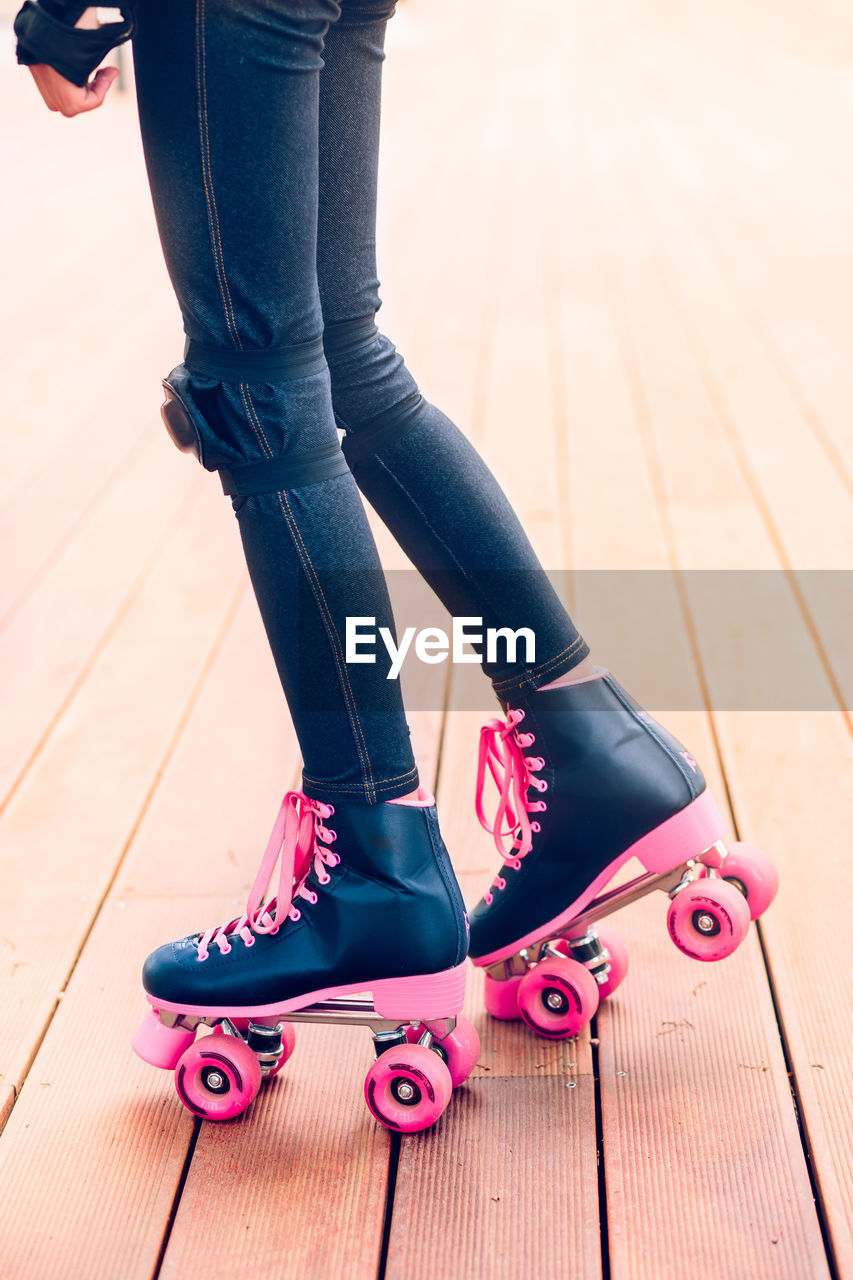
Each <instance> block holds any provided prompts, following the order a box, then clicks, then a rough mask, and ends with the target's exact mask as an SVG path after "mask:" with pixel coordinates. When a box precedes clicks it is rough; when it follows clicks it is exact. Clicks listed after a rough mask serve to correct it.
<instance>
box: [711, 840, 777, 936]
mask: <svg viewBox="0 0 853 1280" xmlns="http://www.w3.org/2000/svg"><path fill="white" fill-rule="evenodd" d="M722 877H723V879H724V880H726V881H728V883H729V884H733V885H734V887H735V888H736V889H740V891H741V893H742V894H743V896H744V897H745V898H746V905H747V906H748V907H749V914H750V917H751V919H753V920H757V919H758V917H759V916H763V915H764V912H765V911H766V910H767V908H768V907H769V906H770V903H771V902H772V901H773V899H774V898H775V897H776V893H777V891H778V889H779V872H778V871H777V870H776V864H775V863H774V862H773V860H772V859H771V858H769V857H768V856H767V854H766V853H765V852H764V850H763V849H759V847H758V845H756V844H741V843H738V844H733V845H732V847H731V848H730V849H729V851H728V854H727V855H726V860H725V862H724V863H723V869H722Z"/></svg>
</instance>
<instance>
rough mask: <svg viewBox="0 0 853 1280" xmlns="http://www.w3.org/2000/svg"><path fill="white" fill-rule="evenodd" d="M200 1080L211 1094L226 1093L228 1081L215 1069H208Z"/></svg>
mask: <svg viewBox="0 0 853 1280" xmlns="http://www.w3.org/2000/svg"><path fill="white" fill-rule="evenodd" d="M201 1078H202V1081H203V1083H204V1087H205V1088H206V1089H209V1090H210V1092H211V1093H227V1092H228V1088H229V1085H228V1081H227V1079H226V1078H225V1076H224V1075H223V1074H222V1072H221V1071H217V1070H216V1069H215V1068H213V1067H209V1068H208V1069H207V1070H206V1071H203V1072H202V1077H201Z"/></svg>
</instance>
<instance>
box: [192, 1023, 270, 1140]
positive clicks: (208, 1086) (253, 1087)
mask: <svg viewBox="0 0 853 1280" xmlns="http://www.w3.org/2000/svg"><path fill="white" fill-rule="evenodd" d="M260 1087H261V1067H260V1063H259V1062H258V1059H257V1056H256V1054H255V1052H254V1050H253V1049H250V1048H249V1046H248V1045H247V1044H246V1043H245V1042H244V1041H243V1040H237V1039H236V1037H234V1036H224V1035H219V1036H205V1037H204V1039H203V1040H199V1041H198V1043H197V1044H193V1045H190V1047H189V1049H187V1051H186V1052H185V1053H184V1055H183V1057H182V1058H181V1060H180V1062H179V1063H178V1065H177V1068H176V1069H175V1088H176V1089H177V1091H178V1096H179V1097H180V1099H181V1101H182V1102H183V1104H184V1106H185V1107H188V1108H189V1110H190V1111H192V1112H194V1113H195V1115H197V1116H201V1117H202V1119H204V1120H232V1119H233V1118H234V1116H239V1115H240V1114H241V1112H243V1111H245V1110H246V1108H247V1107H248V1105H249V1103H250V1102H251V1101H252V1099H253V1098H254V1097H255V1095H256V1094H257V1092H258V1090H259V1089H260Z"/></svg>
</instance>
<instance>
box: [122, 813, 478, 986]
mask: <svg viewBox="0 0 853 1280" xmlns="http://www.w3.org/2000/svg"><path fill="white" fill-rule="evenodd" d="M326 821H327V825H328V827H329V828H330V829H333V831H334V835H335V839H334V840H333V841H332V842H330V844H329V845H328V848H330V849H331V850H333V852H334V853H335V854H337V855H338V856H339V858H340V862H339V863H338V864H337V865H331V864H327V868H326V871H325V874H327V875H328V876H329V877H330V879H329V880H328V882H327V883H326V884H323V883H322V880H321V879H320V878H318V875H317V873H316V871H315V870H312V871H311V872H310V873H309V875H308V877H307V879H306V881H305V886H306V889H307V890H308V891H309V894H310V896H312V897H313V894H314V893H316V895H317V900H316V902H311V901H308V900H306V898H305V897H304V896H296V897H294V899H293V905H294V906H295V907H296V908H297V909H298V911H299V912H300V916H299V919H298V920H296V921H293V920H291V919H285V920H284V921H283V922H282V923H281V925H280V928H279V929H278V931H277V932H276V933H262V932H259V933H255V934H253V938H254V940H253V942H252V943H251V945H250V946H246V945H245V943H244V941H243V940H242V939H241V937H240V935H239V933H237V932H232V933H231V934H229V935H227V941H228V942H229V943H230V950H229V951H228V953H227V954H225V955H223V954H221V952H220V950H219V948H218V946H217V945H215V944H214V945H211V946H209V948H208V954H207V958H206V959H203V960H200V959H199V942H200V938H201V935H199V934H196V935H194V936H192V937H187V938H182V939H180V940H179V941H177V942H171V943H168V944H167V945H165V946H162V947H159V948H158V949H157V950H156V951H154V952H153V953H152V954H151V955H150V956H149V957H148V959H147V960H146V962H145V966H144V969H143V977H142V981H143V985H144V987H145V990H146V991H147V992H148V993H149V994H150V995H152V996H154V997H157V998H159V999H161V1000H164V1001H168V1002H170V1003H175V1004H182V1003H183V1004H186V1005H196V1006H199V1005H204V1006H215V1005H220V1006H222V1007H230V1006H236V1005H242V1006H252V1005H265V1004H273V1003H275V1002H276V1001H284V1000H288V999H291V998H293V997H296V996H299V995H301V994H303V993H307V992H311V991H315V990H321V989H323V988H327V987H332V986H346V985H350V984H354V983H358V982H362V981H363V982H365V983H366V984H367V985H369V983H370V982H371V981H373V980H377V979H380V978H393V977H407V976H412V975H417V974H429V973H438V972H440V971H441V970H444V969H449V968H452V967H453V966H455V965H458V964H461V963H462V961H463V960H464V959H465V955H466V952H467V941H468V940H467V924H466V920H465V913H464V907H463V904H462V898H461V895H460V893H459V888H458V886H457V883H456V878H455V876H454V874H453V869H452V867H451V865H450V861H449V859H448V856H447V851H446V849H445V847H444V844H443V841H442V839H441V833H440V831H439V826H438V818H437V815H436V811H435V807H434V806H432V807H429V808H417V807H410V806H406V805H396V804H388V803H383V804H377V805H373V806H367V805H347V804H340V805H338V804H336V805H335V806H334V812H333V814H332V816H330V817H329V818H328V819H327V820H326ZM322 872H323V869H322V868H321V874H322Z"/></svg>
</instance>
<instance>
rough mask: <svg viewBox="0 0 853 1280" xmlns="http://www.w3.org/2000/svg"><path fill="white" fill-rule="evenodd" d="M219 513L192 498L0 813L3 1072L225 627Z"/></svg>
mask: <svg viewBox="0 0 853 1280" xmlns="http://www.w3.org/2000/svg"><path fill="white" fill-rule="evenodd" d="M218 514H219V512H218V511H217V510H216V509H215V508H213V507H211V506H210V505H208V504H207V503H205V502H200V503H199V504H197V506H196V508H195V509H194V510H193V511H192V512H191V513H189V515H188V518H187V519H185V521H184V522H183V524H182V525H181V526H180V527H179V528H178V529H177V530H176V531H175V535H174V537H173V539H172V541H171V543H170V545H169V547H168V548H166V547H163V548H162V549H161V555H160V558H159V560H158V561H156V562H155V563H154V564H153V565H152V567H151V572H150V573H149V575H148V576H147V577H146V579H145V582H144V583H143V585H142V587H141V590H140V591H139V592H138V594H137V595H136V596H135V597H134V599H133V600H132V601H131V602H130V604H129V607H128V609H127V611H126V612H125V613H124V615H123V616H122V617H121V619H120V622H119V625H118V626H117V627H116V629H115V632H114V634H113V635H112V636H111V637H110V640H109V643H107V644H105V646H104V647H103V650H102V651H101V652H100V653H99V654H98V657H97V660H96V661H95V663H94V664H93V666H92V669H91V672H90V673H89V674H88V678H87V679H86V680H85V681H84V682H82V685H81V687H80V689H79V690H78V691H77V693H76V696H75V698H74V699H73V701H72V702H71V703H70V705H69V706H68V707H67V708H65V709H63V710H62V712H61V714H60V715H59V716H58V718H57V721H56V724H55V726H54V728H53V730H52V732H51V734H50V736H49V738H48V739H47V741H46V742H45V744H44V746H43V748H42V750H41V752H40V754H39V756H38V760H37V761H36V762H35V763H34V765H33V766H32V767H31V768H30V770H29V771H28V773H27V776H26V778H25V779H24V781H23V782H22V784H21V786H20V787H19V788H18V790H17V791H16V793H15V795H14V797H13V799H12V801H11V802H10V804H9V805H8V807H7V809H6V811H5V813H4V814H3V817H2V821H0V840H2V853H0V858H2V867H3V876H4V884H5V887H6V895H5V897H4V900H3V902H2V903H0V936H2V937H3V938H4V939H5V941H4V942H3V943H0V946H2V948H3V951H2V960H3V963H4V965H8V970H7V972H8V975H9V981H8V982H5V983H4V984H3V987H2V989H0V1009H2V1019H1V1020H0V1022H1V1023H2V1030H0V1072H2V1078H3V1079H4V1080H5V1081H6V1082H7V1083H17V1082H19V1081H20V1080H21V1079H22V1076H23V1073H24V1071H25V1070H26V1066H27V1063H28V1061H29V1058H30V1056H31V1053H32V1050H33V1047H34V1045H35V1044H36V1043H37V1042H38V1038H39V1036H40V1035H41V1031H42V1028H43V1027H44V1024H45V1021H46V1019H47V1018H48V1017H49V1015H50V1012H51V1010H52V1008H53V1006H54V1003H55V1001H56V999H57V998H58V994H59V992H60V991H61V989H62V986H63V984H64V979H65V976H66V975H67V973H68V972H69V970H70V968H71V966H72V965H73V963H74V960H75V958H76V955H77V952H78V949H79V947H80V945H81V943H82V942H83V941H84V939H85V935H86V932H87V930H88V928H89V926H90V924H91V921H92V919H93V917H94V914H95V913H96V911H97V909H98V903H99V901H100V899H101V897H102V896H103V894H104V892H105V890H106V889H107V887H108V885H109V882H110V880H111V878H112V876H113V875H114V873H115V869H116V866H117V864H118V862H119V860H120V858H121V856H122V854H123V852H124V850H125V848H126V845H127V842H128V840H129V838H130V836H131V835H132V832H133V830H134V827H135V825H136V824H137V822H138V820H139V816H140V813H141V812H142V811H143V810H144V807H145V805H146V803H147V801H148V798H149V796H150V794H151V791H152V788H153V787H154V786H155V785H156V781H157V776H158V773H159V771H160V769H161V768H162V766H163V763H164V760H165V759H166V758H167V757H168V754H169V752H170V750H171V748H172V746H173V744H174V740H175V737H176V734H177V733H178V732H179V730H180V727H181V722H182V719H183V717H184V715H185V713H186V710H187V708H188V706H189V705H190V704H191V703H192V700H193V697H194V696H195V692H196V690H197V686H198V684H199V681H200V680H201V681H203V678H204V674H205V669H204V664H205V662H206V661H207V660H208V657H209V655H210V652H211V649H212V650H213V651H215V649H216V648H217V646H218V644H219V643H220V634H219V633H220V632H221V630H222V629H223V627H225V628H227V626H228V623H229V620H230V612H231V609H232V607H233V601H234V593H235V588H236V587H237V585H238V582H239V580H240V579H239V576H238V572H239V571H238V568H237V563H236V555H235V549H234V548H233V544H232V542H231V540H230V538H227V537H225V536H224V535H225V534H230V532H231V530H230V529H228V528H227V527H226V526H223V525H222V524H220V522H219V520H218V518H217V516H218ZM164 617H168V618H169V627H168V628H164V627H163V622H162V620H163V618H164Z"/></svg>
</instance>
